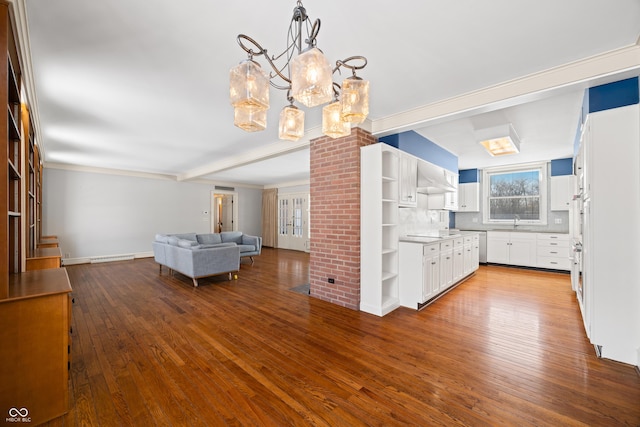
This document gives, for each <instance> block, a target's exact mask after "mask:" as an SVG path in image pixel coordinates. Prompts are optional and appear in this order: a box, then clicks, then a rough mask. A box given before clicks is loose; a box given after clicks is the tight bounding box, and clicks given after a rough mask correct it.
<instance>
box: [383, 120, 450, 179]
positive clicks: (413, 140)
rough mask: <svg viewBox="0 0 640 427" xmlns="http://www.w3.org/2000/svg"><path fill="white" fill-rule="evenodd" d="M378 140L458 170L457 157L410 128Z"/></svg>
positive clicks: (431, 161)
mask: <svg viewBox="0 0 640 427" xmlns="http://www.w3.org/2000/svg"><path fill="white" fill-rule="evenodd" d="M379 141H380V142H384V143H385V144H388V145H391V146H393V147H396V148H397V149H399V150H402V151H405V152H407V153H409V154H412V155H414V156H416V157H419V158H421V159H423V160H426V161H428V162H430V163H433V164H434V165H438V166H440V167H443V168H445V169H448V170H450V171H452V172H458V157H457V156H455V155H454V154H452V153H450V152H449V151H447V150H445V149H444V148H442V147H440V146H439V145H438V144H436V143H434V142H433V141H430V140H429V139H427V138H425V137H424V136H422V135H420V134H418V133H416V132H414V131H412V130H410V131H407V132H402V133H397V134H393V135H389V136H383V137H382V138H380V139H379Z"/></svg>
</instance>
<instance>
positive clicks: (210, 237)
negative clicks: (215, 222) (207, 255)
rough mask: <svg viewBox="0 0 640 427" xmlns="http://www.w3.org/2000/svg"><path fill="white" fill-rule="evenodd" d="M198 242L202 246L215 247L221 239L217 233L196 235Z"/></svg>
mask: <svg viewBox="0 0 640 427" xmlns="http://www.w3.org/2000/svg"><path fill="white" fill-rule="evenodd" d="M196 238H197V239H198V242H199V243H200V244H203V245H216V244H218V243H222V239H221V238H220V235H219V234H218V233H208V234H198V235H197V236H196Z"/></svg>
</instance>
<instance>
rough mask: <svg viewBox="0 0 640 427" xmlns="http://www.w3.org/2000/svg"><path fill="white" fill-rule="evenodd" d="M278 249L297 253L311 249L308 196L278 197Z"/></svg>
mask: <svg viewBox="0 0 640 427" xmlns="http://www.w3.org/2000/svg"><path fill="white" fill-rule="evenodd" d="M278 247H279V248H282V249H293V250H296V251H307V250H308V249H309V195H308V194H306V193H296V194H282V195H279V196H278Z"/></svg>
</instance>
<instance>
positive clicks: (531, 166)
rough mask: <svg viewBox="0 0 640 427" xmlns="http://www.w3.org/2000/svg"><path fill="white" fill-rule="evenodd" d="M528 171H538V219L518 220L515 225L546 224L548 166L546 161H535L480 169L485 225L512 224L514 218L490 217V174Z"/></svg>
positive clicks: (483, 220) (483, 221)
mask: <svg viewBox="0 0 640 427" xmlns="http://www.w3.org/2000/svg"><path fill="white" fill-rule="evenodd" d="M528 171H538V173H539V177H540V181H539V189H540V194H539V197H540V203H539V206H540V219H538V220H518V222H517V225H547V210H548V205H547V204H548V201H547V183H548V176H547V171H548V166H547V163H546V162H536V163H523V164H519V165H511V166H499V167H492V168H486V169H484V170H483V171H482V194H483V197H482V201H483V203H482V205H483V206H482V223H483V224H485V225H513V224H514V220H512V219H490V218H489V215H490V209H491V207H490V202H489V200H490V196H491V189H490V188H489V187H490V182H491V176H492V175H499V174H503V173H513V172H528Z"/></svg>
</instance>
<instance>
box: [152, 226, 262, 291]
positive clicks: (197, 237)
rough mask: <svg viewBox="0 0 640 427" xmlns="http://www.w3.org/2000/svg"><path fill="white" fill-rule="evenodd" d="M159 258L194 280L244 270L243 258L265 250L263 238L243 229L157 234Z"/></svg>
mask: <svg viewBox="0 0 640 427" xmlns="http://www.w3.org/2000/svg"><path fill="white" fill-rule="evenodd" d="M152 246H153V256H154V259H155V261H156V262H157V263H158V264H159V265H160V273H162V266H163V265H164V266H166V267H168V268H169V270H170V271H171V272H173V271H174V270H175V271H177V272H179V273H182V274H184V275H185V276H188V277H191V278H192V279H193V286H198V279H199V278H202V277H208V276H215V275H218V274H224V273H228V274H229V280H231V277H232V273H233V272H235V271H238V270H240V257H241V256H248V257H250V258H251V262H252V263H253V256H254V255H259V254H260V252H261V250H262V238H260V237H257V236H247V235H244V234H243V233H242V232H227V233H225V232H223V233H220V234H218V233H210V234H195V233H186V234H156V237H155V240H154V242H153V243H152Z"/></svg>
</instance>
